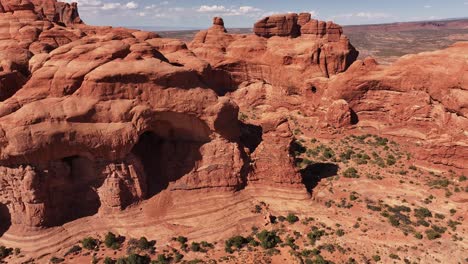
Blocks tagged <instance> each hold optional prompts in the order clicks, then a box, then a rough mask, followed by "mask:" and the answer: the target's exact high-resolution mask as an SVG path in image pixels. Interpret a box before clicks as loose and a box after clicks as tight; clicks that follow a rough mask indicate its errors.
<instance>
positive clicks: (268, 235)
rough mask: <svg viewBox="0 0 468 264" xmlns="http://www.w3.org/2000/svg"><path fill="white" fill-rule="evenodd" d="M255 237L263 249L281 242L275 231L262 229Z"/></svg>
mask: <svg viewBox="0 0 468 264" xmlns="http://www.w3.org/2000/svg"><path fill="white" fill-rule="evenodd" d="M257 238H258V240H259V241H260V245H261V246H262V247H263V248H264V249H270V248H274V247H276V245H277V244H278V243H280V242H281V239H280V238H279V236H278V235H277V234H276V232H275V231H267V230H263V231H262V232H260V233H258V234H257Z"/></svg>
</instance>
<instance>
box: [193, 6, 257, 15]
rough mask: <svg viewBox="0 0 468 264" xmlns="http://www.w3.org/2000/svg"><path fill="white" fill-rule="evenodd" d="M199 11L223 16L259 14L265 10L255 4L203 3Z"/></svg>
mask: <svg viewBox="0 0 468 264" xmlns="http://www.w3.org/2000/svg"><path fill="white" fill-rule="evenodd" d="M196 11H197V12H199V13H207V14H212V15H215V14H216V15H223V16H242V15H247V16H251V15H258V14H261V12H263V10H262V9H260V8H256V7H253V6H240V7H234V6H232V7H229V8H227V7H225V6H223V5H211V6H208V5H202V6H200V7H199V8H198V9H197V10H196Z"/></svg>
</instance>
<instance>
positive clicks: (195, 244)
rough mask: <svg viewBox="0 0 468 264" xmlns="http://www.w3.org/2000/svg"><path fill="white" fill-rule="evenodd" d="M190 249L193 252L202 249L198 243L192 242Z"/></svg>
mask: <svg viewBox="0 0 468 264" xmlns="http://www.w3.org/2000/svg"><path fill="white" fill-rule="evenodd" d="M190 250H192V251H193V252H200V251H202V248H201V246H200V243H197V242H192V244H191V245H190Z"/></svg>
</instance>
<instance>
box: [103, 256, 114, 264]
mask: <svg viewBox="0 0 468 264" xmlns="http://www.w3.org/2000/svg"><path fill="white" fill-rule="evenodd" d="M115 262H116V260H114V259H112V258H110V257H106V258H105V259H104V264H115Z"/></svg>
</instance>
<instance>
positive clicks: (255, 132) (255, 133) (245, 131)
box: [240, 122, 263, 153]
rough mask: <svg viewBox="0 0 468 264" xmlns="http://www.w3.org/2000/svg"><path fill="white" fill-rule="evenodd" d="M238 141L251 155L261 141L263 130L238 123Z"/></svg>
mask: <svg viewBox="0 0 468 264" xmlns="http://www.w3.org/2000/svg"><path fill="white" fill-rule="evenodd" d="M240 132H241V134H240V140H241V142H242V144H243V145H244V146H245V147H247V148H248V149H249V151H250V153H253V152H254V151H255V150H256V149H257V147H258V145H260V143H262V141H263V128H262V127H261V126H256V125H252V124H245V123H243V122H240Z"/></svg>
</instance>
